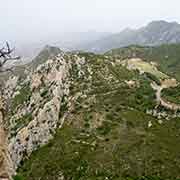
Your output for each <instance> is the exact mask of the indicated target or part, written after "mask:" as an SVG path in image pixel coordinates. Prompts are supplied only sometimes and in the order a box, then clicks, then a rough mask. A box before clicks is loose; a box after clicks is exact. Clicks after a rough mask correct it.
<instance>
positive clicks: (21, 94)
mask: <svg viewBox="0 0 180 180" xmlns="http://www.w3.org/2000/svg"><path fill="white" fill-rule="evenodd" d="M84 61H85V60H84V59H83V58H79V57H78V56H76V55H74V56H72V55H68V54H64V53H61V54H59V55H58V56H57V57H55V58H54V59H49V60H48V61H47V62H46V63H44V64H41V65H39V66H38V67H37V69H36V70H35V71H34V72H31V73H30V74H29V75H28V76H27V78H26V79H25V80H24V81H23V82H21V83H19V84H18V80H16V85H14V84H13V88H11V90H10V91H9V92H8V94H9V96H12V97H14V98H13V100H12V102H13V103H14V104H15V105H16V108H14V110H13V112H12V116H10V119H9V129H10V132H11V134H10V135H9V152H10V155H11V159H12V161H13V164H14V169H16V168H17V166H18V165H19V163H20V162H21V161H22V159H23V158H24V157H28V156H29V155H30V154H31V153H32V152H33V151H34V150H36V149H37V148H38V147H39V146H42V145H44V144H47V143H48V141H49V140H50V139H52V138H53V135H54V133H55V130H56V128H57V127H58V126H59V125H62V123H63V122H61V121H63V119H62V120H61V119H60V118H59V113H60V112H61V111H62V106H64V104H65V103H66V101H68V96H69V87H70V85H71V83H72V81H73V80H72V78H70V72H71V71H72V68H73V66H72V63H75V64H76V67H77V68H78V70H79V75H83V72H82V71H81V66H83V64H84V63H85V62H84ZM16 79H17V78H16ZM24 87H25V88H24ZM23 88H24V89H23ZM22 89H23V90H22ZM27 94H28V97H26V96H27ZM14 101H15V102H14ZM16 101H17V102H18V103H19V102H20V104H18V105H17V102H16Z"/></svg>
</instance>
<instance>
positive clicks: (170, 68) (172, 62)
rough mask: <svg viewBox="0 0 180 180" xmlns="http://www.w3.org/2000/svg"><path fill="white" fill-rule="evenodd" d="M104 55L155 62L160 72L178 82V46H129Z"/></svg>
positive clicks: (179, 56) (179, 51)
mask: <svg viewBox="0 0 180 180" xmlns="http://www.w3.org/2000/svg"><path fill="white" fill-rule="evenodd" d="M106 54H107V55H113V56H115V57H120V58H122V59H123V58H131V57H139V58H143V59H144V60H146V61H148V62H150V61H154V62H157V63H158V65H159V68H160V70H161V71H162V72H165V73H168V74H169V75H171V76H173V77H175V78H177V79H178V80H180V71H179V69H180V44H172V45H161V46H158V47H141V46H129V47H125V48H120V49H113V50H111V51H109V52H107V53H106Z"/></svg>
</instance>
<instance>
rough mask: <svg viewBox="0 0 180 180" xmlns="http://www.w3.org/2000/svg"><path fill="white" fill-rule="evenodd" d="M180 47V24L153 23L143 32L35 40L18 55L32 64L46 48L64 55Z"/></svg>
mask: <svg viewBox="0 0 180 180" xmlns="http://www.w3.org/2000/svg"><path fill="white" fill-rule="evenodd" d="M176 43H180V24H178V23H176V22H166V21H153V22H151V23H149V24H148V25H147V26H145V27H142V28H139V29H135V30H133V29H129V28H126V29H124V30H123V31H121V32H120V33H108V32H96V31H87V32H74V33H73V32H72V33H64V34H53V35H49V36H48V37H45V38H44V39H43V40H37V39H35V40H31V41H29V42H24V44H23V43H22V44H20V45H17V48H16V49H17V52H18V54H20V55H21V56H22V57H23V58H24V59H25V60H26V59H27V60H26V61H30V60H32V59H33V58H34V57H35V56H36V55H37V54H38V52H39V51H40V50H41V49H42V48H43V47H44V45H45V44H50V45H53V46H56V47H59V48H60V49H62V50H64V51H73V50H84V51H89V52H96V53H104V52H106V51H109V50H111V49H115V48H121V47H126V46H129V45H142V46H157V45H161V44H176Z"/></svg>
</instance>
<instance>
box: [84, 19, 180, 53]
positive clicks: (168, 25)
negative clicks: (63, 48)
mask: <svg viewBox="0 0 180 180" xmlns="http://www.w3.org/2000/svg"><path fill="white" fill-rule="evenodd" d="M179 42H180V24H178V23H176V22H166V21H153V22H151V23H149V24H148V25H147V26H145V27H142V28H140V29H137V30H133V29H125V30H123V31H122V32H120V33H116V34H112V35H109V36H106V37H104V38H101V39H99V40H96V41H94V42H91V43H89V44H86V46H84V47H82V49H83V50H88V51H93V52H105V51H108V50H110V49H114V48H119V47H125V46H129V45H143V46H144V45H148V46H156V45H161V44H173V43H179Z"/></svg>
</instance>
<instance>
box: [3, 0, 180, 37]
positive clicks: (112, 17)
mask: <svg viewBox="0 0 180 180" xmlns="http://www.w3.org/2000/svg"><path fill="white" fill-rule="evenodd" d="M0 1H1V4H0V22H1V28H0V29H1V30H0V32H1V33H0V40H3V39H19V38H21V39H29V38H32V37H38V36H39V37H43V36H46V35H47V34H51V35H52V34H57V33H60V32H72V31H89V30H96V31H103V32H106V31H111V32H118V31H120V30H122V29H123V28H126V27H132V28H137V27H140V26H143V25H146V24H147V23H148V22H150V21H152V20H167V21H177V22H180V1H179V0H0Z"/></svg>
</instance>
